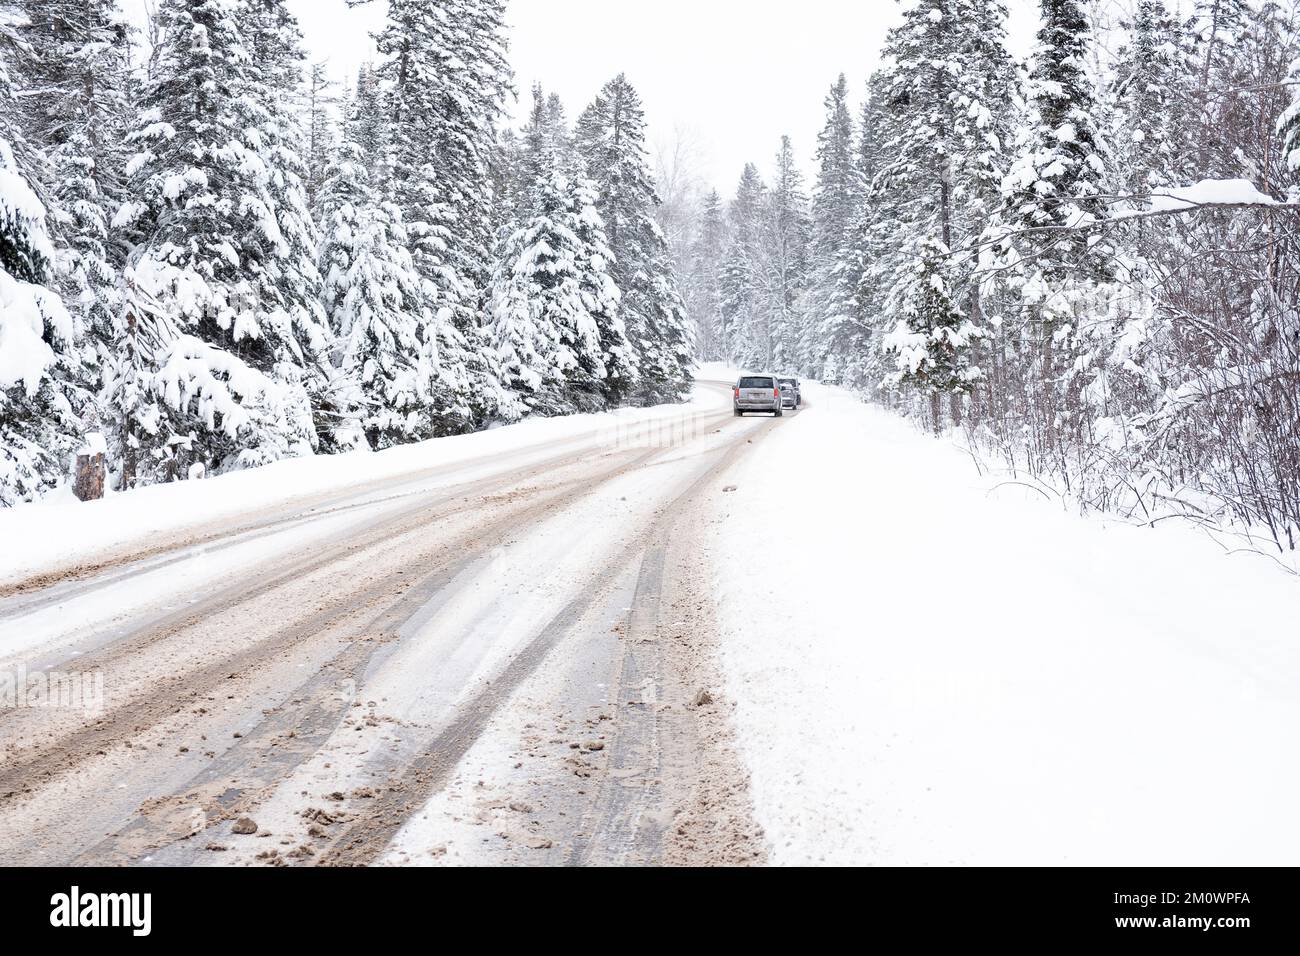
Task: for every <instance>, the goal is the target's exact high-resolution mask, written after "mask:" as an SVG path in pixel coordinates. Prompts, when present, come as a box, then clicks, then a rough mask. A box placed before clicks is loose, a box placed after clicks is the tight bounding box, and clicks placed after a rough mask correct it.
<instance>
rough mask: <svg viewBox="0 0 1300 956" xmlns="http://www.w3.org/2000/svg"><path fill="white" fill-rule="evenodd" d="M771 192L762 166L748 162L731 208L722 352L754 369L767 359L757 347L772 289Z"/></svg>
mask: <svg viewBox="0 0 1300 956" xmlns="http://www.w3.org/2000/svg"><path fill="white" fill-rule="evenodd" d="M766 192H767V188H766V187H765V186H764V185H763V180H762V177H760V176H759V173H758V167H757V166H755V165H754V164H753V163H746V164H745V168H744V171H743V172H741V174H740V183H739V184H738V185H737V186H736V197H735V199H733V200H732V201H731V207H730V209H729V210H728V216H729V218H730V220H731V240H730V242H729V243H728V246H727V254H726V257H725V258H724V259H723V262H722V275H721V277H720V280H719V285H720V291H721V303H720V306H719V313H720V316H721V320H722V324H721V329H720V338H721V348H722V354H723V356H724V357H725V360H726V361H728V362H730V363H732V364H734V365H741V366H746V367H750V368H757V367H759V366H761V365H763V364H764V356H763V355H760V354H758V353H757V352H756V351H755V347H756V343H758V342H759V341H760V339H761V330H760V329H757V328H756V327H755V322H756V321H757V320H758V319H757V317H758V315H759V311H760V308H761V304H762V299H763V296H764V294H765V292H766V289H765V286H764V276H763V274H762V254H761V250H760V245H759V244H760V242H761V234H762V229H763V221H762V216H763V208H764V205H765V203H766V199H765V195H766Z"/></svg>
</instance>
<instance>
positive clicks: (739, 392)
mask: <svg viewBox="0 0 1300 956" xmlns="http://www.w3.org/2000/svg"><path fill="white" fill-rule="evenodd" d="M732 404H733V405H734V407H735V410H736V417H737V418H739V417H740V416H741V415H743V414H745V412H771V413H772V414H774V415H775V416H776V417H777V418H780V417H781V386H780V385H778V384H777V381H776V376H775V375H742V376H741V377H740V380H739V381H738V382H736V384H735V386H734V388H733V389H732Z"/></svg>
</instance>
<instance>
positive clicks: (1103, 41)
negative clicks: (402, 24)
mask: <svg viewBox="0 0 1300 956" xmlns="http://www.w3.org/2000/svg"><path fill="white" fill-rule="evenodd" d="M1181 6H1182V7H1184V8H1186V9H1185V12H1184V13H1183V14H1182V15H1181V16H1180V15H1178V10H1177V9H1176V8H1175V7H1174V6H1173V5H1170V6H1166V4H1164V3H1162V2H1161V0H1132V2H1129V3H1123V4H1113V3H1110V4H1093V3H1087V2H1084V0H1039V2H1038V3H1037V8H1038V15H1039V19H1040V23H1039V29H1038V32H1037V44H1036V48H1035V50H1034V52H1033V54H1032V56H1031V57H1030V58H1029V60H1028V62H1023V63H1022V62H1020V61H1018V60H1017V59H1016V58H1015V57H1013V56H1012V55H1011V53H1010V52H1009V51H1008V48H1007V42H1006V38H1007V7H1006V4H1005V3H1003V2H1002V0H914V2H909V3H907V4H905V11H904V13H903V16H902V22H901V24H900V25H899V26H897V27H896V28H895V29H893V30H892V31H891V32H890V34H889V36H888V40H887V43H886V45H885V49H884V50H883V53H882V56H881V65H880V66H879V68H878V69H877V70H876V71H875V72H874V73H873V74H872V75H871V77H870V80H869V83H868V85H867V89H866V90H865V91H864V96H863V97H862V105H861V107H860V108H859V109H855V108H854V107H853V106H852V105H851V100H852V98H853V97H852V93H853V91H851V90H850V89H849V88H848V85H847V84H846V82H845V81H844V79H843V78H842V77H841V78H840V79H839V81H838V82H836V83H835V84H834V85H833V86H832V87H831V89H830V92H829V94H828V95H827V97H826V101H825V109H826V116H825V124H824V127H823V128H822V131H821V134H820V136H819V137H818V141H817V143H816V162H817V166H816V177H815V180H814V181H813V182H812V183H811V184H806V183H805V182H804V179H803V176H802V174H801V172H800V167H799V164H798V163H797V162H796V160H795V157H794V154H793V152H792V146H791V144H790V142H789V140H788V139H787V140H784V141H782V142H781V145H780V149H779V152H778V154H777V158H776V161H775V163H773V164H771V168H770V170H769V171H767V172H766V174H764V173H762V172H760V169H759V168H758V167H756V166H753V165H751V166H748V167H746V168H745V170H744V173H743V175H742V176H741V179H740V182H739V185H738V186H737V188H736V192H735V194H734V197H730V198H729V199H728V200H726V201H724V200H723V199H722V198H721V197H719V196H718V195H717V194H716V193H710V194H707V195H705V196H704V197H703V198H702V199H701V201H700V202H699V203H698V210H697V212H696V214H695V216H694V218H693V228H692V229H690V230H688V231H686V232H685V233H684V234H683V236H682V238H681V239H680V240H679V241H678V242H677V243H676V245H675V255H676V257H677V259H678V261H679V262H681V263H682V272H683V275H684V289H685V295H686V300H687V304H688V309H689V311H690V313H691V315H692V317H693V318H694V320H695V322H696V323H697V325H698V327H699V343H700V348H701V354H702V355H703V357H705V358H709V359H721V360H725V361H729V362H732V363H734V364H738V365H744V366H750V367H773V368H776V369H778V370H790V371H800V372H802V373H803V374H804V375H807V376H815V377H819V378H826V379H829V380H831V381H838V382H840V383H842V384H845V385H848V386H851V387H853V388H855V389H858V390H860V391H861V392H862V393H863V394H865V395H866V396H868V397H869V398H871V399H873V400H876V401H880V402H883V403H886V404H889V405H892V406H894V407H898V408H902V409H905V410H907V411H909V412H910V413H913V414H915V415H917V416H918V418H921V419H923V420H924V421H926V422H927V423H928V424H929V425H931V426H933V427H934V428H935V429H936V430H940V429H943V428H945V427H950V426H960V427H962V428H964V429H966V430H968V432H969V434H970V437H971V439H972V440H973V446H974V447H975V448H976V449H977V450H978V451H979V452H980V453H981V454H982V456H983V457H984V458H985V459H986V460H987V459H1001V461H1002V463H1003V464H1004V465H1005V466H1007V467H1008V468H1009V469H1010V470H1011V471H1012V472H1013V473H1015V474H1016V475H1019V476H1030V477H1032V478H1036V479H1041V480H1042V482H1043V484H1044V485H1045V486H1050V487H1051V488H1052V489H1055V490H1060V491H1064V492H1066V493H1067V495H1068V496H1069V498H1070V499H1071V500H1073V501H1074V502H1076V503H1077V504H1079V505H1082V506H1083V507H1085V508H1098V509H1108V510H1116V509H1118V510H1121V511H1123V512H1125V513H1128V514H1132V515H1135V516H1137V517H1140V518H1144V519H1146V520H1153V521H1154V520H1158V519H1160V518H1162V517H1164V516H1167V515H1170V514H1181V515H1185V516H1187V517H1190V518H1192V519H1193V520H1195V521H1198V522H1207V523H1211V524H1214V525H1219V526H1222V525H1224V524H1235V525H1238V526H1245V527H1248V528H1250V529H1251V530H1252V532H1255V531H1260V530H1262V532H1263V534H1264V535H1265V536H1266V537H1271V538H1272V539H1273V541H1274V542H1275V543H1276V544H1277V546H1279V547H1281V548H1284V549H1288V550H1290V549H1294V547H1295V546H1296V543H1297V541H1296V535H1297V531H1300V435H1298V433H1297V428H1298V427H1300V312H1298V310H1297V306H1298V304H1300V299H1298V296H1300V268H1298V267H1300V244H1298V241H1297V240H1298V232H1297V226H1298V225H1300V217H1298V213H1297V208H1296V206H1295V201H1296V198H1297V195H1296V194H1297V187H1298V186H1300V179H1298V177H1297V166H1300V139H1297V130H1298V129H1300V106H1298V105H1297V96H1296V94H1297V89H1298V86H1297V84H1300V68H1297V66H1296V65H1295V61H1296V57H1297V53H1298V52H1300V46H1298V43H1297V39H1298V34H1297V21H1296V12H1295V9H1294V7H1293V6H1292V5H1291V4H1288V3H1283V2H1278V0H1198V2H1196V3H1195V4H1185V5H1181ZM1117 10H1118V11H1120V13H1119V14H1118V15H1116V11H1117Z"/></svg>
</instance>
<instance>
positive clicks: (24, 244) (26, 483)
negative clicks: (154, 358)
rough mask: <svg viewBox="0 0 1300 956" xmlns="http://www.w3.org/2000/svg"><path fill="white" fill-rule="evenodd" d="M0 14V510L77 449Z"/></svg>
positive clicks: (62, 467) (65, 329)
mask: <svg viewBox="0 0 1300 956" xmlns="http://www.w3.org/2000/svg"><path fill="white" fill-rule="evenodd" d="M5 12H6V11H2V10H0V506H11V505H14V504H17V503H18V502H20V501H25V500H28V499H30V498H33V497H35V496H36V495H37V494H39V493H40V492H42V491H45V490H47V489H49V488H51V487H53V486H54V485H55V484H57V483H58V481H59V480H60V479H61V478H62V476H63V475H64V474H65V473H66V459H67V456H68V455H69V454H71V452H72V451H73V450H74V449H75V448H76V447H77V445H78V444H79V436H78V428H77V422H76V418H75V415H74V412H73V407H72V403H71V401H70V400H69V396H68V392H69V385H68V383H67V382H66V381H64V380H62V379H61V378H60V377H59V376H58V374H57V372H58V370H59V367H60V366H61V365H65V364H66V361H65V359H66V356H67V355H68V353H69V352H70V351H71V349H72V347H73V341H72V338H73V324H72V320H71V318H70V317H69V315H68V313H67V311H66V310H65V309H64V307H63V304H62V302H61V301H60V300H59V297H58V295H57V294H56V293H55V292H54V291H53V290H52V289H50V288H49V287H48V286H47V284H46V283H47V282H48V280H49V268H50V261H51V259H52V257H53V255H54V249H53V247H52V245H51V244H50V241H49V237H48V235H47V234H46V231H45V209H44V207H43V206H42V205H41V202H40V200H39V199H38V198H37V197H36V194H35V192H33V190H32V188H31V185H30V183H29V182H28V181H27V179H26V178H25V177H24V175H23V173H22V171H21V170H20V169H19V168H18V163H17V161H16V159H15V158H14V152H13V149H12V147H11V145H10V144H11V142H12V141H13V139H15V138H17V137H18V136H19V135H20V131H18V130H17V129H16V128H14V126H13V125H12V124H11V122H10V120H9V116H10V115H11V112H12V108H13V93H14V90H13V85H12V80H11V76H10V72H9V68H10V64H11V62H12V57H13V55H14V53H15V52H16V51H17V50H18V49H19V47H20V43H19V40H18V38H17V36H16V35H15V32H14V29H13V21H12V20H10V19H9V18H8V17H6V16H3V13H5Z"/></svg>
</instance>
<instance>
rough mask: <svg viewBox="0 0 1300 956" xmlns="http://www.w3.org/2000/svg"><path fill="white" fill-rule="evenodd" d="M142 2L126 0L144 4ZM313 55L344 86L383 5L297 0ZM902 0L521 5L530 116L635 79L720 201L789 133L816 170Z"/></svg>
mask: <svg viewBox="0 0 1300 956" xmlns="http://www.w3.org/2000/svg"><path fill="white" fill-rule="evenodd" d="M144 2H146V0H127V3H128V5H129V4H132V3H134V4H143V3H144ZM289 5H290V7H291V8H292V9H293V11H294V13H295V14H296V15H297V17H298V20H299V23H300V24H301V26H302V31H303V35H304V37H305V39H306V42H307V47H308V50H309V53H310V56H311V57H312V58H313V59H328V60H329V62H330V66H331V69H332V70H333V71H334V72H335V73H336V75H337V76H338V77H339V78H343V77H344V76H346V75H349V74H353V73H355V71H356V68H357V67H358V66H359V65H360V64H361V63H362V62H364V61H365V60H366V59H368V58H369V57H370V56H371V55H372V44H371V42H370V38H369V31H371V30H373V29H375V28H376V27H377V26H378V25H379V24H380V23H381V21H382V19H383V11H384V8H385V6H386V4H385V2H384V0H373V2H372V3H370V4H369V5H367V6H363V7H359V8H356V9H349V8H348V6H347V4H346V2H345V0H290V4H289ZM1010 5H1011V7H1012V46H1013V50H1014V52H1015V53H1017V54H1018V55H1023V54H1025V53H1027V52H1028V50H1029V47H1030V45H1031V42H1032V36H1033V32H1034V30H1035V27H1036V23H1035V16H1034V15H1033V14H1032V13H1030V12H1027V11H1029V10H1032V8H1033V7H1035V6H1036V3H1034V2H1033V0H1010ZM898 16H899V4H898V3H897V2H896V0H511V3H510V8H509V19H510V26H511V29H510V59H511V63H512V64H513V66H514V69H515V84H516V86H517V88H518V90H519V92H520V97H521V101H523V105H522V106H521V107H520V108H521V109H526V101H527V98H528V90H529V88H530V87H531V86H532V84H533V82H534V81H539V82H541V83H542V85H543V86H545V87H546V89H547V91H548V92H550V91H553V92H556V93H558V94H559V95H560V97H561V98H562V99H563V100H564V102H565V106H566V107H567V108H568V111H569V118H570V119H571V120H572V119H573V118H574V117H576V116H577V114H578V112H579V111H580V110H581V109H582V107H583V106H585V105H586V103H587V102H588V101H589V100H590V99H591V98H592V96H593V95H594V94H595V93H596V92H597V90H599V88H600V86H601V85H602V84H603V83H604V82H605V81H606V80H608V79H610V78H611V77H613V76H614V75H615V74H617V73H619V72H625V73H627V75H628V78H629V79H630V80H631V81H632V83H633V84H634V85H635V86H636V87H637V89H638V90H640V92H641V96H642V99H643V100H644V101H645V107H646V118H647V120H648V122H649V124H650V136H651V139H652V141H657V142H658V143H664V142H667V141H669V140H671V138H672V137H673V135H674V132H675V131H678V130H680V131H681V134H682V135H683V136H688V137H690V139H691V140H692V142H693V143H694V145H695V146H696V148H697V150H698V152H699V153H700V165H701V169H700V172H701V174H702V175H703V176H704V177H705V178H706V179H707V180H708V181H709V182H710V183H712V184H713V185H716V186H717V187H718V189H719V190H720V191H721V192H722V193H723V194H724V195H726V194H729V193H730V192H731V191H732V190H733V189H734V187H735V182H736V180H737V179H738V178H739V176H740V170H741V168H742V167H743V165H744V163H745V162H746V161H753V162H756V163H758V164H759V166H760V168H762V169H764V170H766V169H767V168H768V167H769V166H770V165H771V162H772V157H773V156H774V155H775V153H776V149H777V145H778V143H779V140H780V137H781V134H783V133H788V134H789V135H790V136H791V137H792V138H793V140H794V145H795V149H796V151H797V152H798V154H799V156H800V159H801V161H802V162H803V164H804V166H805V168H806V169H808V170H809V171H810V172H811V169H812V160H811V156H812V151H813V149H814V147H815V143H816V136H817V131H818V129H820V127H821V123H822V117H823V111H822V100H823V99H824V97H825V95H826V91H827V90H828V89H829V87H830V85H831V83H832V82H834V80H835V77H836V76H837V75H838V74H839V73H840V72H841V71H843V72H844V73H845V74H846V75H847V76H848V79H849V83H850V88H851V89H852V91H853V94H854V99H855V101H857V100H859V99H860V96H861V92H862V89H863V86H864V84H865V83H866V78H867V75H868V74H869V73H870V71H871V69H872V67H873V65H874V64H875V63H876V60H877V56H878V54H879V51H880V47H881V45H882V42H883V40H884V37H885V32H886V31H887V30H888V29H889V27H890V26H892V25H893V24H894V23H896V22H897V19H898Z"/></svg>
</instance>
